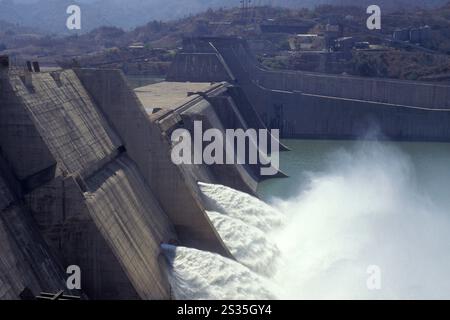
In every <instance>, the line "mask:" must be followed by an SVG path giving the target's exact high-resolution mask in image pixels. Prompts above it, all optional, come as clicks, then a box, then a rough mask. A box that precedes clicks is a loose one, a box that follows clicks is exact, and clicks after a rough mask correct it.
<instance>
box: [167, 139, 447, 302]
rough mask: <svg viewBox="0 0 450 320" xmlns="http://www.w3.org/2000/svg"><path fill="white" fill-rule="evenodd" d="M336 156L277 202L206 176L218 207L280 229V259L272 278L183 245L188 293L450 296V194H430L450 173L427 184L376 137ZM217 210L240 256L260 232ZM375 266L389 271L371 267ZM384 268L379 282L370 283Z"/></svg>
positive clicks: (182, 288)
mask: <svg viewBox="0 0 450 320" xmlns="http://www.w3.org/2000/svg"><path fill="white" fill-rule="evenodd" d="M329 163H330V165H329V166H328V167H327V168H326V169H325V170H323V171H322V172H321V173H316V174H311V175H310V176H309V183H308V184H307V185H308V187H306V188H303V189H301V190H299V191H298V194H297V196H295V197H293V198H291V199H289V200H276V201H274V202H273V205H274V207H275V208H276V209H273V208H270V207H269V206H268V205H263V204H261V201H260V200H258V199H256V198H253V197H251V196H249V195H246V194H243V193H241V192H238V191H235V190H232V189H230V188H226V187H223V186H215V185H207V184H200V187H201V189H202V191H203V192H204V194H205V195H206V196H207V198H208V199H209V200H210V201H211V204H212V205H214V206H215V210H216V211H219V212H220V213H221V214H224V215H228V216H229V217H231V218H235V219H240V220H241V221H243V222H244V223H245V224H247V225H251V226H253V227H256V228H260V229H261V230H264V232H266V233H267V232H268V231H270V233H268V234H271V235H272V234H273V235H274V237H273V239H274V241H275V244H276V245H277V246H278V248H279V249H280V251H281V255H280V259H279V260H280V262H279V263H278V264H277V268H276V270H275V271H274V272H273V274H271V275H269V276H267V277H266V281H267V282H262V281H261V280H260V279H261V278H260V277H257V276H256V275H255V274H253V273H252V272H251V271H250V270H248V269H247V268H245V267H244V266H242V265H241V264H239V263H236V262H230V260H228V259H225V258H222V257H218V256H216V255H211V254H209V253H203V252H200V251H188V252H185V251H181V254H179V252H178V251H177V252H176V255H175V256H176V258H175V264H174V270H175V271H176V272H175V273H176V278H175V279H178V281H175V282H176V283H178V284H176V286H177V291H179V293H178V294H179V295H180V296H182V297H185V298H194V299H196V298H209V299H216V298H223V297H228V298H232V299H239V298H241V297H243V296H246V297H247V298H252V297H256V298H266V297H268V296H270V293H269V292H273V293H274V294H275V296H276V297H277V298H286V299H378V298H386V299H415V298H422V299H431V298H437V299H439V298H450V258H449V256H448V255H450V213H449V210H448V209H449V208H450V199H448V197H447V198H445V197H435V196H434V194H430V193H428V190H433V191H436V190H443V188H446V186H447V185H448V182H447V181H443V180H442V179H441V177H440V175H439V173H436V175H435V176H434V174H435V172H427V175H433V176H432V177H430V176H429V177H428V182H430V181H432V185H431V186H430V185H429V184H428V185H427V186H426V187H425V186H423V183H422V182H423V180H418V178H417V176H416V169H415V168H414V166H413V164H412V162H411V160H410V159H409V158H408V156H406V155H405V154H403V153H402V152H400V151H399V150H397V149H395V148H394V147H389V146H387V145H385V144H381V143H375V142H371V143H361V144H360V145H359V146H358V148H355V149H354V150H351V151H342V152H340V153H336V154H334V155H333V156H332V157H331V159H330V162H329ZM421 179H422V178H421ZM279 212H282V213H283V214H282V215H280V213H279ZM210 216H211V220H212V221H213V223H214V225H215V226H216V228H217V229H218V231H219V234H221V236H222V237H223V238H224V240H225V243H226V244H227V245H228V246H229V247H232V248H234V250H235V253H236V254H237V256H239V255H240V254H243V252H244V251H243V250H242V247H243V246H245V243H251V242H252V240H251V239H249V238H248V237H255V238H254V239H259V237H260V234H258V233H256V235H254V234H252V233H246V232H244V231H241V229H240V228H241V227H237V228H238V230H237V231H235V232H233V231H232V230H231V229H232V228H233V227H232V224H231V223H230V222H229V221H226V222H221V223H222V224H225V225H226V227H224V226H223V225H221V223H218V221H220V218H221V217H220V216H218V213H214V214H212V215H211V213H210ZM242 230H244V229H242ZM234 238H235V239H234ZM270 238H272V236H270ZM256 241H260V240H256ZM269 243H270V242H269ZM259 244H261V245H262V242H260V243H259ZM248 247H249V248H251V245H248ZM183 250H192V249H183ZM249 250H250V253H249V255H248V256H247V257H245V254H244V257H242V256H241V257H240V258H238V260H240V261H241V262H242V263H245V264H247V265H249V266H251V265H250V263H249V262H248V261H245V259H246V258H248V257H250V256H252V255H253V253H252V252H251V250H253V249H249ZM257 250H258V251H260V250H262V249H261V248H260V247H258V249H257ZM266 250H267V249H266ZM255 252H256V251H255ZM373 266H375V268H376V270H378V271H380V273H379V274H368V272H367V271H368V270H373V269H371V268H373ZM251 267H252V268H254V266H251ZM242 268H244V269H242ZM374 276H376V277H377V281H376V282H377V283H378V284H379V285H380V286H379V287H370V286H368V285H367V284H368V280H370V279H372V280H373V277H374ZM230 277H231V278H232V279H231V280H230ZM241 277H242V279H241ZM199 279H201V280H199ZM180 284H181V285H180ZM251 288H253V289H251ZM267 288H270V290H269V289H267ZM244 292H245V293H244Z"/></svg>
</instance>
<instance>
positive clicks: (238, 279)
mask: <svg viewBox="0 0 450 320" xmlns="http://www.w3.org/2000/svg"><path fill="white" fill-rule="evenodd" d="M162 249H163V252H164V254H165V256H166V258H167V260H168V261H169V264H170V265H171V267H172V268H171V270H170V275H171V276H170V280H171V287H172V292H173V294H174V295H175V298H177V299H180V300H187V299H194V300H199V299H213V300H223V299H227V300H230V299H237V300H254V299H273V298H274V297H275V296H274V295H273V294H272V293H271V292H270V291H269V290H268V289H267V288H268V287H269V285H268V284H267V280H265V279H263V278H262V277H260V276H258V275H257V274H255V273H253V272H252V271H250V270H249V269H248V268H247V267H244V266H243V265H241V264H239V263H237V262H235V261H233V260H230V259H227V258H224V257H222V256H220V255H218V254H214V253H210V252H205V251H199V250H196V249H190V248H184V247H174V246H171V245H165V244H163V245H162Z"/></svg>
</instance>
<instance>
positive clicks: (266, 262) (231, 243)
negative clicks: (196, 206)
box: [207, 211, 279, 276]
mask: <svg viewBox="0 0 450 320" xmlns="http://www.w3.org/2000/svg"><path fill="white" fill-rule="evenodd" d="M207 214H208V217H209V219H210V220H211V222H212V224H213V225H214V227H215V228H216V230H217V232H218V233H219V235H220V237H221V238H222V240H223V241H224V242H225V245H226V246H227V247H228V249H229V250H230V252H231V254H232V255H233V257H234V258H236V260H237V261H239V262H240V263H242V264H243V265H245V266H247V267H248V268H250V269H251V270H253V271H255V272H257V273H260V274H262V275H266V276H270V275H272V274H273V272H274V270H275V265H276V261H277V258H278V256H279V249H278V248H277V246H276V245H274V244H273V243H272V241H271V239H270V236H269V235H268V234H267V233H264V232H262V231H261V230H259V229H257V228H255V227H252V226H249V225H247V224H245V223H243V222H242V221H241V220H239V219H235V218H232V217H230V216H227V215H224V214H221V213H218V212H214V211H207Z"/></svg>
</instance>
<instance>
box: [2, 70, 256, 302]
mask: <svg viewBox="0 0 450 320" xmlns="http://www.w3.org/2000/svg"><path fill="white" fill-rule="evenodd" d="M0 76H1V78H0V80H1V83H0V84H1V95H0V147H1V148H0V151H1V152H0V160H1V161H0V164H1V165H0V169H1V170H0V173H1V180H0V182H1V183H0V186H1V189H0V190H1V194H0V200H1V201H0V204H1V210H2V220H1V223H2V224H1V227H2V228H3V229H5V230H6V232H5V233H2V237H3V238H2V241H1V243H0V245H1V246H2V255H1V259H0V261H1V263H0V279H1V281H2V284H3V286H2V288H4V289H2V291H1V292H0V299H19V298H30V296H37V295H39V293H40V292H57V291H59V290H64V289H65V287H66V283H65V279H66V278H67V276H68V275H67V274H66V272H65V270H66V268H67V267H68V266H70V265H76V266H79V267H80V269H81V270H82V278H81V281H82V283H81V288H82V289H81V291H77V290H74V292H75V293H76V294H80V295H83V296H85V297H87V298H89V299H170V298H173V296H172V293H171V288H170V284H169V281H168V277H167V263H166V262H165V260H164V259H163V258H162V257H161V244H163V243H171V244H177V245H182V246H186V247H190V248H195V249H198V250H205V251H209V252H213V253H215V254H219V255H221V256H223V257H226V258H228V259H234V257H233V256H232V254H231V252H230V251H229V249H228V248H227V247H226V245H225V244H224V242H223V241H222V239H221V238H220V236H219V234H218V233H217V231H216V229H215V228H214V226H213V225H212V223H211V221H210V219H209V218H208V214H207V212H206V210H207V209H208V208H207V205H206V204H205V200H204V197H203V196H202V194H201V192H200V189H199V187H198V184H197V182H198V181H203V182H207V183H220V184H223V185H227V186H229V187H232V188H234V189H237V190H241V191H243V192H246V193H249V194H255V193H256V188H257V184H258V182H259V181H260V180H261V179H262V177H261V176H260V175H259V170H257V169H258V166H257V165H256V166H255V165H238V164H236V165H224V166H221V165H210V166H207V165H180V166H176V165H174V164H173V163H172V162H171V159H170V150H171V147H172V146H171V141H170V133H171V132H172V131H173V130H175V129H176V128H182V127H184V128H186V129H188V130H192V123H193V121H194V120H198V119H200V120H202V121H203V123H204V125H205V126H208V127H214V128H218V129H220V130H225V128H242V129H246V128H248V124H247V122H251V121H252V120H253V119H250V118H248V115H250V114H251V112H252V110H250V109H249V110H247V111H246V112H245V113H244V114H241V112H240V110H239V108H238V103H239V102H237V101H235V100H234V99H233V97H232V96H231V94H230V91H231V90H236V89H232V88H231V87H232V86H231V85H229V84H228V83H225V82H220V83H215V84H211V83H203V84H192V83H191V84H189V83H175V82H165V83H160V84H157V85H154V86H147V87H142V88H138V89H137V90H136V91H133V90H132V89H130V87H129V86H128V84H127V81H126V79H125V77H124V75H123V74H122V73H121V72H120V71H117V70H98V69H73V70H72V69H66V70H58V71H52V72H28V71H25V70H22V69H20V68H2V69H1V74H0ZM237 90H239V89H237ZM249 107H251V106H247V108H249ZM5 237H6V238H5ZM13 244H14V245H13ZM13 265H17V266H18V267H17V268H14V267H12V266H13ZM66 291H67V289H66Z"/></svg>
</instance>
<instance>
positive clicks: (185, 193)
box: [76, 69, 230, 256]
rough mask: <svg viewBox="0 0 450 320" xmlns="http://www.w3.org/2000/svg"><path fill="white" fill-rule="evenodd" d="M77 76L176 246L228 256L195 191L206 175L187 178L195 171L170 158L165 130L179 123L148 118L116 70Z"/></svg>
mask: <svg viewBox="0 0 450 320" xmlns="http://www.w3.org/2000/svg"><path fill="white" fill-rule="evenodd" d="M76 72H77V74H78V76H79V78H80V79H81V81H82V82H83V85H84V86H85V87H86V89H87V90H88V91H89V92H90V94H91V95H92V97H93V99H94V100H95V101H96V103H97V105H98V106H99V107H100V108H101V109H102V111H103V113H104V114H105V115H106V117H107V118H108V120H109V122H110V123H111V124H112V126H114V128H115V129H116V131H117V132H119V134H120V135H121V137H122V138H123V141H124V145H125V148H126V149H127V153H128V155H129V156H130V158H131V159H133V161H135V163H136V164H137V166H138V167H139V171H140V172H141V173H142V175H143V178H144V179H145V181H146V182H147V183H148V185H149V186H150V188H151V190H152V192H153V193H154V194H155V197H156V198H157V199H158V202H159V204H160V205H161V208H162V209H163V211H164V212H165V213H166V214H167V215H168V217H169V219H170V221H171V223H172V224H173V225H174V228H175V230H176V232H177V235H178V239H179V242H180V244H182V245H186V246H192V247H194V248H198V249H203V250H208V251H212V252H216V253H219V254H222V255H224V256H230V253H229V251H228V249H227V248H226V247H225V245H224V244H223V242H222V240H221V239H220V237H219V236H218V234H217V233H216V231H215V230H214V228H213V227H212V225H211V223H210V221H209V219H208V218H207V216H206V213H205V212H204V209H203V207H202V204H201V202H200V201H199V197H198V196H197V194H196V192H195V190H196V189H198V187H197V185H196V180H197V179H198V180H200V179H201V178H203V179H206V178H205V176H206V174H200V173H198V172H197V173H192V171H193V170H195V168H194V166H189V168H186V169H185V170H183V169H182V168H181V167H178V166H176V165H174V164H173V163H172V160H171V158H170V152H171V141H170V135H168V133H167V132H166V129H167V128H166V127H165V126H172V125H176V124H177V123H178V121H180V120H181V118H180V117H179V116H178V115H177V114H173V115H172V116H170V117H167V119H165V120H164V122H163V123H162V121H161V119H160V117H159V114H155V115H154V116H152V115H151V114H150V115H149V114H148V113H147V112H146V110H145V109H144V107H143V105H142V103H141V101H140V100H139V99H138V98H137V97H136V95H135V94H134V92H133V91H132V90H130V88H129V87H128V84H127V83H126V80H125V78H124V77H123V74H122V73H121V72H120V71H118V70H101V71H100V70H93V69H91V70H90V69H78V70H76ZM169 92H170V91H169V90H168V91H167V92H166V94H169ZM163 114H164V112H162V113H161V116H162V115H163ZM130 124H133V125H130ZM192 177H197V178H196V179H194V178H192Z"/></svg>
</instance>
